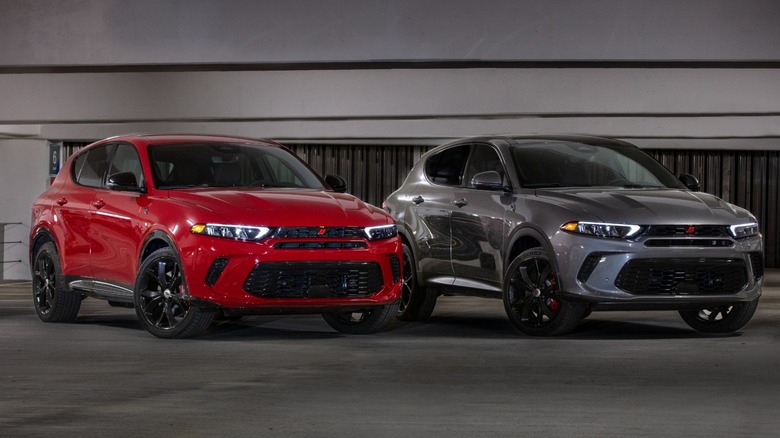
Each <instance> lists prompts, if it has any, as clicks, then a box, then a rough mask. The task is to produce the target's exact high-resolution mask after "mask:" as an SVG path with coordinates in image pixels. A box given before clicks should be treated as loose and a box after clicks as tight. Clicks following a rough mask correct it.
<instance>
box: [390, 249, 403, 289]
mask: <svg viewBox="0 0 780 438" xmlns="http://www.w3.org/2000/svg"><path fill="white" fill-rule="evenodd" d="M390 268H391V269H392V271H393V284H395V283H398V282H399V281H401V261H400V260H399V259H398V257H396V256H391V257H390Z"/></svg>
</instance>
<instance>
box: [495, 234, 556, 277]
mask: <svg viewBox="0 0 780 438" xmlns="http://www.w3.org/2000/svg"><path fill="white" fill-rule="evenodd" d="M508 242H509V244H508V245H507V251H506V252H505V254H506V259H505V260H504V266H507V267H508V266H509V265H510V264H511V263H512V261H513V260H514V259H515V258H517V256H519V255H520V254H521V253H522V252H523V251H526V250H528V249H531V248H539V247H541V248H544V249H545V250H546V251H547V253H548V254H550V258H551V260H552V262H553V266H554V268H555V271H556V272H559V271H558V260H557V258H556V257H555V251H553V246H552V244H551V243H550V239H549V238H547V236H546V235H545V234H544V232H543V231H542V230H541V229H540V228H538V227H536V226H534V225H531V224H527V225H523V226H520V227H518V228H516V229H515V230H514V232H513V233H512V234H511V235H510V237H509V239H508Z"/></svg>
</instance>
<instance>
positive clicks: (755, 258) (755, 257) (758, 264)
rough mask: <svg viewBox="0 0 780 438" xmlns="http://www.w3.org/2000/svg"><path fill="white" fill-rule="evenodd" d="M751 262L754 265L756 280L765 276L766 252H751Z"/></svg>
mask: <svg viewBox="0 0 780 438" xmlns="http://www.w3.org/2000/svg"><path fill="white" fill-rule="evenodd" d="M750 264H751V265H753V275H754V276H755V277H756V280H759V279H761V278H762V277H763V276H764V254H762V253H760V252H751V253H750Z"/></svg>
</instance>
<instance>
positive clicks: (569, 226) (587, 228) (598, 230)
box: [561, 222, 642, 239]
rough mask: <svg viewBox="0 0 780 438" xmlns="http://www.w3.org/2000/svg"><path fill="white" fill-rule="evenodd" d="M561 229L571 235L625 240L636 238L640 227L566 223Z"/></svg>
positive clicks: (598, 223)
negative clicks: (577, 234)
mask: <svg viewBox="0 0 780 438" xmlns="http://www.w3.org/2000/svg"><path fill="white" fill-rule="evenodd" d="M561 229H562V230H564V231H569V232H571V233H579V234H587V235H590V236H596V237H613V238H618V239H625V238H629V237H634V236H636V235H637V234H638V233H639V231H641V230H642V227H640V226H639V225H627V224H606V223H603V222H566V223H565V224H563V225H561Z"/></svg>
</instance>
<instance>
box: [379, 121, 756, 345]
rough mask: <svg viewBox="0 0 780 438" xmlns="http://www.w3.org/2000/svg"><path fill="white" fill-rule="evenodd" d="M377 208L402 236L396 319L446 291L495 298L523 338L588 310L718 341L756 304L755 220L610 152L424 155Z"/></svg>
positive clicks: (617, 145) (569, 142) (562, 326)
mask: <svg viewBox="0 0 780 438" xmlns="http://www.w3.org/2000/svg"><path fill="white" fill-rule="evenodd" d="M384 206H385V208H386V209H387V210H388V211H389V212H390V213H391V214H392V215H393V217H394V218H395V219H396V221H397V222H398V226H399V232H400V234H401V235H402V238H403V251H404V269H403V272H404V283H405V285H404V291H403V298H402V303H401V308H400V310H399V313H398V317H399V318H400V319H403V320H421V319H425V318H427V317H428V316H430V314H431V312H432V311H433V307H434V305H435V303H436V298H437V297H438V295H439V294H442V293H446V294H461V295H477V296H483V297H494V298H500V299H502V300H503V302H504V308H505V309H506V313H507V315H508V316H509V319H510V320H511V321H512V323H513V324H514V326H515V327H516V328H517V329H518V330H520V331H521V332H523V333H526V334H529V335H541V336H544V335H557V334H563V333H566V332H568V331H570V330H571V329H573V328H574V327H575V326H576V324H577V322H578V321H580V320H581V319H582V318H584V317H585V316H587V315H588V314H589V313H590V312H591V311H595V310H676V311H679V313H680V315H681V316H682V318H683V320H684V321H685V322H686V323H687V324H688V325H690V326H691V327H692V328H694V329H696V330H699V331H702V332H709V333H728V332H733V331H736V330H739V329H740V328H742V327H743V326H744V325H745V324H747V322H748V321H749V320H750V318H751V317H752V316H753V313H754V312H755V310H756V306H757V304H758V299H759V296H760V295H761V287H762V281H763V242H762V237H761V234H760V233H759V227H758V223H757V221H756V218H755V217H754V216H753V215H752V214H751V213H750V212H749V211H747V210H745V209H742V208H739V207H737V206H734V205H732V204H729V203H727V202H725V201H723V200H722V199H719V198H717V197H715V196H712V195H709V194H706V193H701V192H699V183H698V181H697V180H696V178H695V177H693V176H691V175H687V174H683V175H680V178H676V177H675V176H674V175H673V174H671V173H670V172H669V171H668V170H667V169H666V168H664V167H663V166H662V165H661V164H660V163H658V162H657V161H656V160H655V159H653V158H652V157H650V156H649V155H647V154H646V153H644V152H643V151H641V150H640V149H639V148H637V147H636V146H633V145H631V144H628V143H625V142H622V141H617V140H612V139H605V138H596V137H581V136H553V137H539V136H533V137H503V136H491V137H474V138H468V139H462V140H457V141H454V142H450V143H447V144H444V145H441V146H439V147H437V148H435V149H433V150H431V151H429V152H428V153H426V154H425V155H423V156H422V158H421V159H420V161H419V162H417V163H416V164H415V166H414V168H413V169H412V171H411V172H410V174H409V175H408V177H407V178H406V181H405V182H404V183H403V185H402V186H401V188H400V189H398V190H397V191H396V192H394V193H393V194H391V195H390V197H389V198H388V199H387V200H386V201H385V204H384Z"/></svg>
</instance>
